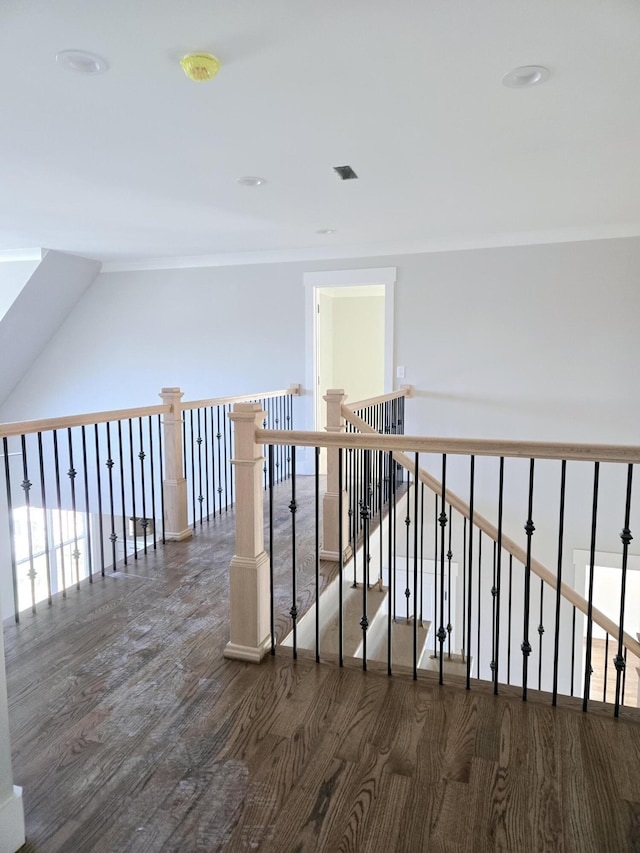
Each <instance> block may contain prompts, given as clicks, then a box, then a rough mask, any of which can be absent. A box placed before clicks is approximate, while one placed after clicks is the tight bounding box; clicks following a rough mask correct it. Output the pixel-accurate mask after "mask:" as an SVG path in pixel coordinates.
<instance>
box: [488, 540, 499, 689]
mask: <svg viewBox="0 0 640 853" xmlns="http://www.w3.org/2000/svg"><path fill="white" fill-rule="evenodd" d="M491 565H492V571H493V579H492V583H491V663H490V664H489V669H490V670H491V681H492V683H493V690H494V693H495V692H496V596H497V594H498V588H497V586H496V543H495V542H494V543H493V560H492V563H491Z"/></svg>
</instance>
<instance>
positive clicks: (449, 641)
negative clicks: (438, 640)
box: [447, 504, 453, 660]
mask: <svg viewBox="0 0 640 853" xmlns="http://www.w3.org/2000/svg"><path fill="white" fill-rule="evenodd" d="M452 531H453V513H452V510H451V504H449V545H448V548H447V656H448V658H449V660H451V631H452V630H453V625H452V624H451V560H452V559H453V551H452V550H451V533H452Z"/></svg>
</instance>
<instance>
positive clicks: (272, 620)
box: [269, 444, 276, 655]
mask: <svg viewBox="0 0 640 853" xmlns="http://www.w3.org/2000/svg"><path fill="white" fill-rule="evenodd" d="M273 476H274V472H273V444H270V445H269V620H270V625H271V654H272V655H275V653H276V617H275V605H274V599H275V589H274V586H273Z"/></svg>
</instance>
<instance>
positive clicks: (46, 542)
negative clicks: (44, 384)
mask: <svg viewBox="0 0 640 853" xmlns="http://www.w3.org/2000/svg"><path fill="white" fill-rule="evenodd" d="M82 440H83V443H84V427H82ZM38 461H39V465H40V495H41V497H42V517H43V520H44V560H45V572H46V575H47V601H48V602H49V604H53V599H52V597H51V558H50V556H49V518H48V516H49V513H48V511H47V489H46V482H45V481H46V477H45V473H44V452H43V448H42V433H41V432H39V433H38ZM86 468H87V465H86V462H85V489H86ZM88 512H89V507H88V499H87V513H88Z"/></svg>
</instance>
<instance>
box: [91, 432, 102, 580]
mask: <svg viewBox="0 0 640 853" xmlns="http://www.w3.org/2000/svg"><path fill="white" fill-rule="evenodd" d="M93 432H94V437H95V444H96V486H97V495H98V535H99V537H100V574H101V575H102V577H104V523H103V519H102V479H101V477H100V439H99V430H98V424H94V425H93Z"/></svg>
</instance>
